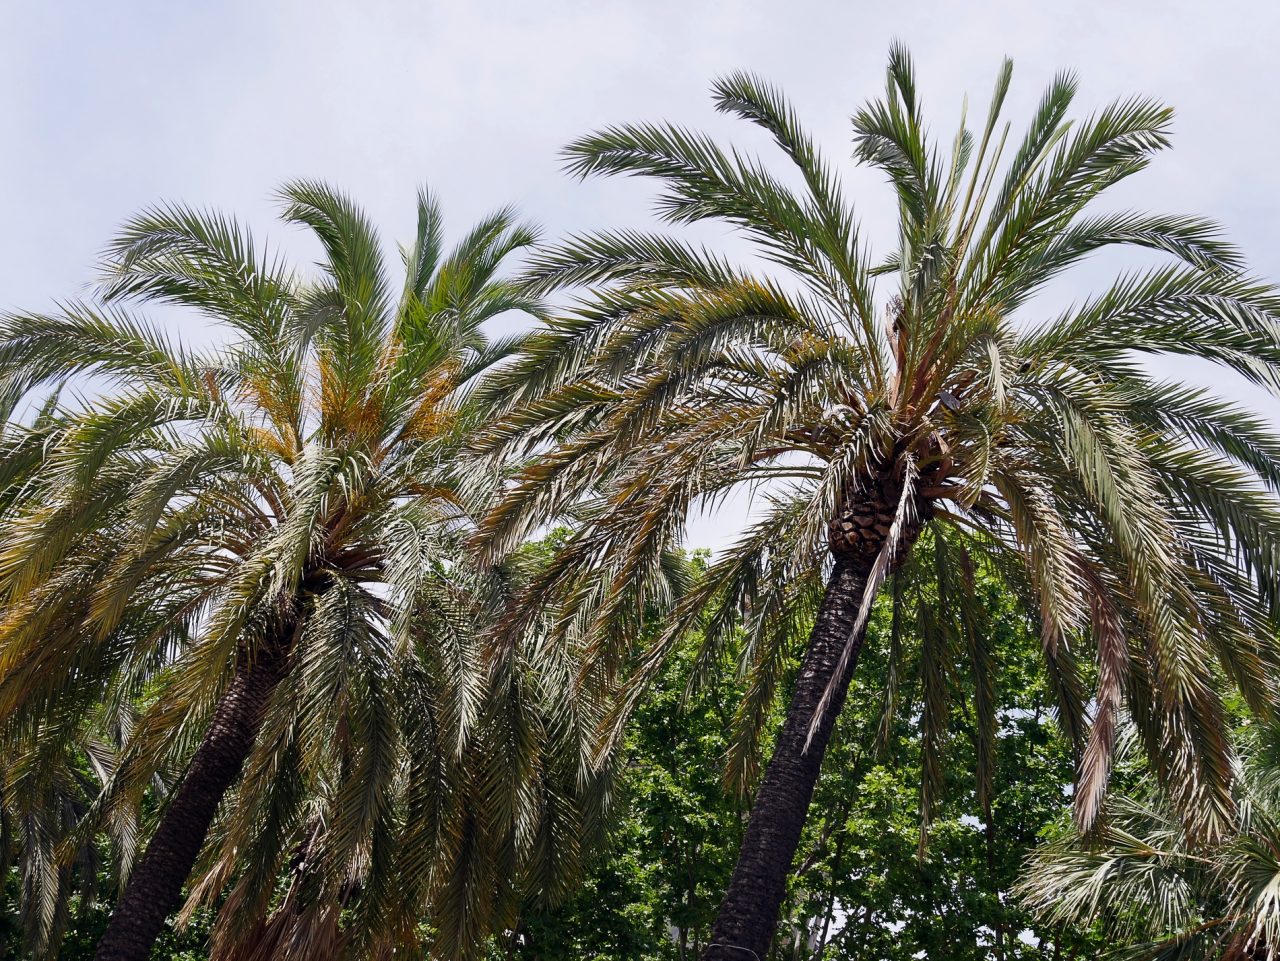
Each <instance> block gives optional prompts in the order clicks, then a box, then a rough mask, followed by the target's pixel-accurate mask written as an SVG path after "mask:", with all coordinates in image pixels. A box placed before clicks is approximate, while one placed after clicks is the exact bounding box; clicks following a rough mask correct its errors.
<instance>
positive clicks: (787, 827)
mask: <svg viewBox="0 0 1280 961" xmlns="http://www.w3.org/2000/svg"><path fill="white" fill-rule="evenodd" d="M866 578H867V565H866V564H865V563H864V562H862V561H861V559H855V558H852V557H849V556H847V555H846V556H839V555H838V556H837V557H836V563H835V568H834V570H832V572H831V577H830V579H829V580H828V581H827V587H826V592H825V594H824V595H823V598H822V604H821V606H820V607H819V608H818V616H817V619H816V620H815V621H814V625H813V631H812V633H811V634H810V635H809V644H808V647H807V648H806V650H805V655H804V661H803V662H802V664H801V666H800V674H799V676H798V677H797V678H796V686H795V692H794V693H793V694H792V697H791V703H790V706H789V707H788V709H787V717H786V720H785V721H784V723H783V726H782V731H781V733H780V734H779V735H778V743H777V746H776V747H775V748H774V751H773V757H772V759H771V760H770V761H769V766H768V768H767V769H766V771H765V775H764V779H763V780H762V781H761V782H760V789H759V791H758V792H757V793H756V799H755V803H754V804H753V805H752V808H751V816H750V818H749V820H748V821H747V831H746V835H745V837H744V838H743V842H742V848H741V850H740V851H739V853H738V863H737V866H736V867H735V868H734V870H733V879H732V880H731V881H730V882H729V890H728V891H727V892H726V894H725V897H724V901H722V902H721V904H720V913H719V915H718V916H717V917H716V922H715V926H714V928H713V929H712V937H711V943H710V944H709V945H708V946H707V950H706V951H705V952H704V953H703V955H702V961H764V958H765V954H766V953H767V952H768V950H769V944H770V942H771V941H772V940H773V933H774V929H775V928H776V927H777V923H778V910H779V908H780V907H781V905H782V901H783V897H784V896H785V894H786V887H787V875H788V873H789V872H790V870H791V862H792V860H793V859H794V857H795V853H796V848H797V847H798V846H799V843H800V832H801V830H802V829H803V828H804V822H805V817H806V816H807V815H808V812H809V802H810V800H812V798H813V789H814V787H815V785H816V784H817V783H818V774H819V772H820V771H821V769H822V757H823V755H824V754H825V753H826V750H827V742H828V741H830V740H831V731H832V729H833V728H834V727H835V719H836V717H837V716H838V715H839V714H840V709H841V707H843V705H844V699H845V695H846V694H847V693H848V690H849V681H850V680H851V679H852V677H853V672H854V669H855V668H856V666H857V663H858V649H860V648H861V647H862V636H861V635H859V636H858V637H857V638H855V639H854V641H853V643H854V652H853V656H852V657H851V658H850V659H849V663H848V665H847V667H846V668H845V671H844V674H843V675H842V676H841V677H840V678H839V679H838V680H837V684H836V693H835V697H833V698H832V699H831V702H830V704H829V705H828V707H827V710H826V712H825V714H824V715H823V717H822V719H821V721H820V722H819V724H818V727H817V730H816V731H815V732H814V735H813V741H812V742H811V743H810V745H809V749H808V750H807V751H806V750H805V741H806V739H807V738H808V736H809V726H810V723H811V721H812V719H813V717H814V713H815V711H816V710H817V708H818V704H819V702H820V701H821V699H822V695H823V692H824V691H825V690H826V688H827V685H828V683H830V681H831V679H832V677H834V675H835V673H836V668H837V666H838V663H839V660H840V655H841V653H842V652H843V650H844V646H845V644H846V642H848V640H849V635H850V633H851V632H852V630H853V626H854V624H855V623H856V621H857V615H858V607H859V605H860V604H861V603H862V592H863V589H864V587H865V586H866Z"/></svg>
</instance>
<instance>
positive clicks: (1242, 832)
mask: <svg viewBox="0 0 1280 961" xmlns="http://www.w3.org/2000/svg"><path fill="white" fill-rule="evenodd" d="M1237 738H1238V740H1239V741H1240V742H1241V747H1240V755H1241V771H1240V774H1241V776H1240V778H1239V780H1238V781H1237V802H1238V805H1237V806H1238V810H1239V812H1240V814H1239V819H1238V821H1237V823H1236V826H1235V828H1234V830H1233V831H1231V832H1230V833H1229V834H1227V835H1225V836H1224V837H1223V838H1221V839H1220V840H1219V841H1218V842H1217V843H1215V844H1212V845H1204V844H1198V843H1196V841H1195V839H1194V838H1190V837H1188V835H1187V833H1186V831H1185V829H1184V827H1183V824H1182V821H1181V819H1180V818H1179V816H1178V814H1177V812H1176V811H1175V810H1173V809H1172V808H1171V807H1170V806H1169V804H1168V803H1167V800H1166V799H1165V798H1163V797H1162V796H1161V795H1160V792H1159V791H1158V789H1157V786H1156V785H1155V784H1154V783H1153V782H1152V781H1151V780H1150V779H1149V778H1148V779H1145V780H1142V781H1140V782H1139V783H1138V785H1137V787H1136V788H1135V789H1134V790H1133V791H1132V792H1131V793H1127V794H1125V795H1123V796H1120V797H1116V798H1113V799H1111V800H1110V801H1109V802H1108V804H1107V805H1106V807H1105V809H1104V811H1103V813H1102V815H1101V818H1100V821H1099V827H1098V829H1097V830H1096V831H1095V832H1094V833H1093V834H1091V835H1090V836H1087V837H1085V836H1081V835H1079V834H1077V833H1076V832H1075V831H1071V830H1066V831H1063V833H1062V835H1061V836H1060V837H1059V838H1057V839H1055V840H1054V841H1052V842H1050V843H1048V844H1045V845H1044V846H1042V847H1041V848H1039V849H1038V850H1037V851H1036V852H1035V853H1034V854H1033V855H1032V856H1031V857H1030V858H1029V859H1028V863H1027V870H1026V873H1025V875H1024V876H1023V878H1022V880H1021V881H1020V882H1019V895H1020V897H1021V898H1022V899H1023V900H1024V901H1025V902H1026V903H1027V904H1028V905H1029V906H1030V907H1031V908H1032V909H1033V910H1034V911H1035V912H1036V913H1037V915H1038V916H1039V917H1040V918H1041V919H1043V920H1045V921H1047V922H1049V923H1053V924H1068V925H1095V924H1096V925H1101V926H1102V928H1103V930H1104V931H1105V932H1106V933H1107V934H1108V935H1109V936H1110V937H1111V938H1112V939H1113V941H1114V944H1115V948H1114V950H1113V951H1112V952H1111V954H1110V955H1108V957H1116V958H1125V959H1130V961H1171V959H1180V961H1200V959H1204V961H1209V959H1211V958H1212V959H1219V958H1222V959H1231V961H1256V959H1273V958H1275V957H1277V956H1278V955H1280V910H1278V905H1277V901H1276V897H1275V891H1276V888H1277V885H1280V861H1277V858H1276V853H1275V852H1276V850H1277V844H1278V843H1280V836H1277V833H1276V832H1277V826H1278V825H1280V821H1277V817H1276V810H1275V801H1276V795H1275V791H1274V780H1275V767H1274V758H1275V755H1274V752H1275V744H1276V730H1275V726H1274V724H1270V723H1268V724H1261V725H1252V726H1250V727H1248V728H1245V729H1243V730H1242V731H1240V732H1238V734H1237ZM1131 742H1132V739H1130V743H1131ZM1130 753H1132V752H1130Z"/></svg>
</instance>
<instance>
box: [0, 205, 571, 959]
mask: <svg viewBox="0 0 1280 961" xmlns="http://www.w3.org/2000/svg"><path fill="white" fill-rule="evenodd" d="M281 200H282V204H283V218H284V220H285V221H287V222H289V223H291V224H297V225H301V226H304V227H306V228H309V229H310V231H311V232H312V233H313V234H314V236H315V237H316V238H317V239H318V240H319V242H320V245H321V247H322V249H323V259H322V261H321V263H320V265H319V273H318V275H317V276H314V277H303V276H301V275H299V274H297V273H294V272H292V271H291V270H289V269H288V268H287V267H286V266H285V264H284V262H283V261H282V260H281V259H280V258H279V257H277V256H276V255H275V254H274V253H272V252H270V251H268V250H266V249H264V248H262V247H260V246H258V245H256V244H255V243H254V241H253V239H252V238H251V237H250V236H249V234H248V233H247V232H246V231H245V230H244V229H243V228H242V227H241V226H239V225H238V224H237V223H235V222H233V221H231V220H229V219H227V218H225V217H222V216H220V215H218V214H211V213H204V212H200V211H196V210H192V209H188V208H185V207H179V206H166V207H159V208H156V209H153V210H150V211H147V212H145V213H144V214H142V215H141V216H139V217H138V218H136V219H135V220H133V221H131V222H130V223H128V224H127V225H126V226H125V228H124V229H123V231H122V233H121V235H120V236H119V238H118V239H117V240H116V241H115V242H114V243H113V244H112V245H111V246H110V248H109V249H108V251H107V255H106V262H105V273H104V277H103V280H102V283H101V287H100V294H101V297H100V303H98V304H91V303H81V302H74V303H67V304H63V305H61V306H60V308H59V310H58V311H57V312H56V313H53V314H34V313H16V314H9V315H6V316H5V317H3V319H0V385H2V387H0V392H2V395H3V398H4V401H5V405H6V411H5V412H6V414H7V415H10V423H9V425H8V426H7V427H6V433H5V436H4V438H3V443H4V444H5V452H4V453H5V456H4V461H3V465H4V466H3V471H4V476H3V478H0V481H2V482H3V483H2V484H0V486H2V487H3V489H4V491H5V494H4V501H3V505H2V506H3V509H4V511H5V518H4V521H5V536H4V540H3V543H0V592H2V593H3V596H4V598H5V605H4V608H5V609H4V612H3V617H2V618H0V733H3V735H4V737H5V738H6V739H7V740H8V742H9V743H13V744H17V743H21V742H23V741H24V738H25V739H27V740H28V741H29V740H30V736H31V735H32V734H34V733H35V732H37V731H38V732H39V733H40V737H41V738H43V739H45V741H46V743H48V742H50V741H51V740H53V739H56V737H61V738H63V739H74V738H75V737H77V736H79V735H80V733H81V732H82V729H83V723H82V722H83V718H84V716H85V712H86V709H87V708H89V707H90V706H93V705H98V704H115V705H119V704H123V703H130V702H137V703H138V704H140V713H139V716H138V718H137V721H136V724H135V725H134V727H133V730H132V731H131V736H130V737H128V738H127V739H126V741H125V744H124V746H123V748H122V749H121V756H120V759H119V765H118V767H117V768H116V769H115V770H113V771H112V772H111V776H110V777H109V778H108V779H107V784H106V787H105V789H104V790H103V791H102V793H101V795H100V796H99V797H98V798H97V800H96V802H95V803H94V805H93V808H92V809H91V810H90V812H89V814H88V816H87V817H86V818H85V819H84V821H83V823H82V824H81V826H80V831H81V834H89V835H91V834H92V832H93V830H94V829H95V826H96V825H97V824H99V823H101V818H102V817H104V816H109V815H112V813H113V812H119V811H122V810H130V809H132V810H136V809H137V808H138V806H139V804H140V801H141V797H142V793H143V792H144V791H145V790H146V789H147V787H148V785H149V784H151V783H152V776H153V775H154V774H155V773H156V772H157V771H159V770H160V769H161V768H163V767H165V766H166V765H172V764H177V765H179V768H180V766H181V764H182V763H183V761H184V759H186V758H189V757H190V752H191V749H192V747H193V745H194V744H195V743H196V742H197V741H199V739H200V737H201V736H202V733H203V732H204V731H205V729H206V728H207V726H208V725H209V723H210V718H211V716H212V714H213V712H214V709H215V707H216V705H217V704H218V702H219V699H220V697H221V696H222V695H223V693H224V691H226V690H227V688H228V685H229V684H230V682H231V679H232V677H233V676H234V674H235V672H236V670H237V669H238V667H242V666H244V665H246V664H252V663H254V662H255V661H258V660H261V659H262V658H264V657H269V656H274V654H273V651H274V650H275V648H273V645H277V646H279V645H281V644H282V643H283V646H284V650H285V656H286V657H287V663H288V670H287V674H286V675H285V677H284V680H283V682H282V683H280V684H279V686H278V687H277V688H275V689H274V691H273V693H272V694H271V697H270V702H269V706H268V709H267V711H266V713H265V716H264V720H263V722H262V728H261V731H260V734H259V736H258V738H257V742H256V747H255V748H254V750H253V752H252V754H251V755H250V756H249V758H248V761H247V763H246V765H245V768H244V774H243V777H242V779H241V780H240V782H239V784H238V786H237V787H236V788H235V790H234V797H232V798H230V799H229V800H228V802H227V803H224V805H223V806H222V809H221V812H220V814H219V816H218V819H217V821H216V822H215V824H214V828H213V831H212V834H211V838H210V840H209V841H208V843H206V845H205V850H204V855H203V861H202V863H201V864H200V865H199V866H198V871H197V873H196V875H195V876H194V877H193V887H192V889H191V900H190V902H189V904H188V910H191V909H194V908H195V907H198V906H199V905H201V904H206V903H211V902H213V901H215V900H217V899H220V898H221V897H222V896H223V895H224V894H226V892H227V891H228V889H229V890H230V895H229V896H228V897H227V900H226V902H225V904H224V905H223V908H222V909H221V911H220V912H219V919H218V927H217V929H216V930H215V933H214V949H215V951H216V952H217V953H218V954H219V955H220V956H222V957H229V956H236V955H237V952H242V951H245V950H248V949H250V948H252V946H253V943H254V942H255V941H258V940H261V939H264V938H269V939H270V942H271V943H272V944H275V945H276V946H277V949H278V950H279V951H280V952H282V953H281V954H280V955H278V956H286V955H287V956H290V957H297V958H301V957H314V956H325V957H329V956H332V955H331V954H330V953H329V952H331V951H332V950H333V949H334V948H335V946H336V945H340V944H343V943H347V942H351V939H352V936H351V935H350V934H349V933H348V934H345V935H340V934H339V930H338V919H339V913H340V912H341V911H343V910H344V909H352V910H356V915H355V916H356V917H357V918H358V920H359V923H358V924H354V925H351V926H350V928H349V929H348V930H349V931H354V932H356V933H355V935H354V945H348V946H351V947H352V950H361V951H367V952H373V953H376V952H377V951H378V950H380V949H381V948H382V947H385V946H386V945H388V944H402V943H406V940H409V941H411V940H413V939H414V938H415V937H416V934H417V931H418V922H419V919H420V918H421V917H422V914H423V912H424V911H428V910H430V912H431V916H432V924H433V926H434V929H435V943H434V947H433V950H434V951H435V953H437V954H440V955H451V954H462V953H468V952H473V951H474V950H476V949H477V945H478V944H479V941H480V939H482V938H483V936H484V934H485V933H486V931H487V928H486V924H490V923H498V922H500V921H501V919H502V916H503V914H502V910H499V909H496V908H495V907H494V903H495V901H496V900H497V899H501V898H506V899H507V900H508V901H510V900H511V899H512V898H514V897H515V896H517V895H518V893H519V884H520V881H519V879H520V877H521V872H523V871H524V870H526V869H528V870H530V871H533V872H535V873H536V872H539V871H542V872H544V873H547V874H548V875H549V876H550V877H552V878H555V877H558V875H557V874H556V872H557V871H558V870H559V869H560V868H562V867H564V866H565V865H567V864H569V863H570V862H571V861H572V860H573V858H572V851H573V850H574V849H573V848H572V847H571V846H566V847H565V848H564V849H562V850H557V851H556V852H554V857H553V856H551V855H548V854H547V853H546V851H545V850H544V849H545V847H546V845H545V844H542V843H541V838H542V836H543V835H545V834H546V833H547V832H549V831H556V832H560V831H563V832H565V833H566V834H576V833H578V832H579V831H580V829H581V822H580V820H578V821H574V820H573V819H574V818H580V817H581V816H583V811H582V807H581V803H580V799H579V798H577V797H576V795H575V794H574V791H575V789H576V787H577V786H578V782H577V780H576V775H577V774H578V771H577V768H576V766H575V762H576V759H577V757H578V756H579V755H578V753H577V751H576V749H573V750H570V751H568V754H567V756H568V757H569V758H570V760H569V761H568V762H564V761H561V762H557V761H556V760H555V756H554V755H555V752H556V751H558V750H559V751H561V752H562V754H563V753H564V748H565V747H566V746H567V745H568V740H567V738H568V737H569V735H568V734H565V733H563V732H556V731H552V730H549V729H548V727H547V725H545V724H542V723H541V722H540V721H539V711H540V710H541V705H542V704H543V702H544V700H548V701H550V700H554V701H557V702H559V701H562V700H563V695H562V693H561V692H556V691H554V690H552V688H553V686H554V681H553V679H551V678H549V677H541V678H540V679H535V678H534V677H533V676H532V674H531V673H529V672H523V670H522V671H517V672H516V673H515V675H514V676H513V677H508V678H507V683H508V686H509V687H510V688H511V689H512V690H509V691H505V692H504V696H505V697H507V698H508V701H507V702H505V703H507V706H508V707H510V709H511V712H513V713H512V714H511V716H504V718H503V720H504V722H505V723H506V724H507V726H508V727H509V728H511V729H513V730H515V731H517V732H518V733H519V735H520V736H521V738H522V740H521V742H520V747H521V749H522V753H518V754H513V753H512V752H511V751H510V750H509V748H510V743H509V739H508V740H507V741H503V740H501V738H500V737H499V735H498V734H497V733H494V732H491V731H486V730H485V729H484V720H485V716H486V712H488V713H489V714H492V713H493V709H492V708H491V707H486V701H485V699H486V696H487V695H486V689H485V687H486V679H485V675H484V671H483V666H482V665H481V664H480V662H479V659H478V656H477V649H476V635H477V632H478V629H479V628H480V626H481V625H482V624H483V621H484V617H485V614H484V611H485V602H488V601H491V600H492V597H491V596H490V595H491V594H492V592H493V591H496V590H500V589H501V588H500V585H499V584H497V582H496V581H495V580H494V578H495V577H496V576H498V575H500V574H502V571H501V570H498V571H496V572H491V573H490V574H489V575H487V577H482V576H481V575H480V574H479V573H478V572H477V571H476V570H475V569H474V567H473V566H471V565H469V564H468V563H467V560H466V556H465V553H464V552H463V551H462V549H461V539H462V537H463V536H464V535H465V534H466V533H467V531H468V530H469V529H470V527H471V526H472V522H471V520H470V518H471V517H472V516H473V514H474V513H475V511H476V507H477V505H478V504H479V503H481V502H482V500H483V498H484V496H485V495H486V493H487V490H488V489H489V485H490V484H491V483H492V478H491V477H490V476H488V475H486V474H484V472H483V471H480V470H479V469H478V468H477V467H476V466H475V465H474V464H471V463H469V462H468V461H467V460H466V459H465V458H464V457H463V456H462V449H461V448H462V445H461V439H462V438H463V437H464V436H465V434H466V433H467V431H468V430H470V429H472V428H473V426H474V425H475V424H477V423H478V422H479V421H480V419H481V418H482V417H483V416H484V411H483V408H482V405H481V404H480V402H479V401H478V400H477V395H476V393H475V391H474V387H475V385H476V384H477V383H478V382H480V380H482V379H483V375H484V374H485V371H486V370H487V369H488V368H489V367H490V366H491V365H492V364H493V363H494V362H495V361H496V360H498V359H500V358H502V357H504V356H506V355H507V354H509V353H510V352H511V351H512V350H513V349H514V348H515V346H517V344H518V338H511V339H507V340H490V339H489V338H488V337H487V336H486V334H485V332H484V324H485V322H486V321H488V320H489V319H491V318H493V317H495V316H497V315H499V314H502V313H505V312H507V311H523V312H527V313H530V314H534V315H538V314H540V312H541V306H540V304H539V301H538V300H537V299H536V298H534V297H530V296H529V295H527V294H525V293H524V292H522V291H520V290H518V289H517V288H516V287H515V286H514V285H513V284H512V283H511V282H509V281H508V280H504V279H502V277H501V276H500V274H499V271H500V270H501V268H502V266H503V264H504V262H505V261H507V260H508V259H509V258H510V256H511V255H512V254H513V253H516V252H518V251H520V250H522V249H524V248H526V247H528V246H529V245H530V244H532V243H533V242H534V240H535V236H536V234H535V231H533V230H532V229H530V228H528V227H526V226H523V225H521V224H519V223H518V222H517V221H516V219H515V217H514V214H513V212H512V211H510V210H502V211H499V212H497V213H496V214H494V215H492V216H490V217H488V218H486V219H485V220H483V221H481V222H480V223H479V224H477V225H476V226H475V227H474V228H473V229H472V230H471V231H470V232H469V233H468V234H466V235H465V236H464V237H463V238H462V239H461V241H460V242H459V243H458V244H457V245H456V246H455V247H454V248H453V249H452V250H447V249H446V247H445V245H444V237H443V230H442V221H441V215H440V210H439V207H438V205H437V203H436V201H435V200H434V198H433V197H432V196H431V195H429V194H427V193H421V194H420V195H419V197H418V206H417V212H418V222H417V233H416V236H415V237H414V241H413V243H412V244H411V245H410V246H409V247H407V248H406V249H404V250H403V251H402V253H403V260H404V268H405V270H404V274H405V279H404V282H403V286H399V287H397V286H396V285H394V284H393V282H392V280H391V277H390V274H389V272H388V270H387V269H386V267H385V266H384V257H383V250H382V248H381V245H380V242H379V239H378V237H377V235H376V234H375V232H374V231H373V229H372V227H371V225H370V223H369V222H368V220H367V219H366V218H365V216H364V215H363V214H362V213H361V211H360V210H359V209H358V208H357V207H356V206H355V205H354V204H353V203H352V202H351V201H350V200H349V199H348V198H347V197H345V196H344V195H342V194H340V193H338V192H336V191H334V190H332V189H330V188H329V187H327V186H325V185H323V184H319V183H311V182H299V183H294V184H290V185H288V186H287V187H285V188H284V189H283V191H282V192H281ZM140 303H155V304H166V305H176V306H178V307H182V308H187V309H191V310H194V311H197V312H199V314H201V315H203V316H205V317H209V318H212V319H214V320H215V321H216V322H218V323H219V324H221V325H222V327H223V330H224V332H225V333H226V335H227V339H228V340H229V342H228V343H226V345H225V346H223V347H220V348H217V349H210V350H194V349H190V348H188V347H185V346H183V345H182V344H180V343H177V342H175V341H174V340H173V339H172V338H170V337H169V336H167V335H166V334H165V333H164V332H163V331H162V330H161V329H159V328H157V327H155V326H153V325H151V324H150V323H148V322H147V321H146V320H144V319H142V318H141V317H139V316H137V314H136V312H135V309H134V308H135V305H137V304H140ZM49 385H53V386H54V387H55V391H54V393H53V394H52V396H51V399H50V400H49V402H48V404H46V405H45V407H44V408H43V409H42V410H41V411H40V412H39V414H37V415H36V416H35V417H34V418H28V419H27V420H26V422H25V423H23V422H20V420H18V419H15V418H14V415H15V414H18V413H20V412H21V410H22V405H23V404H24V403H25V402H26V401H25V399H26V398H29V397H31V396H33V391H37V390H44V389H47V387H48V386H49ZM60 385H69V386H72V387H78V388H80V389H82V390H84V391H85V392H88V393H92V394H93V396H92V397H91V399H89V400H87V401H84V402H81V403H72V402H69V401H68V400H67V399H66V395H67V394H68V393H69V391H68V390H66V389H62V390H61V393H59V392H58V389H57V388H60ZM485 591H487V592H490V595H485V596H484V597H483V598H482V597H481V594H482V593H483V592H485ZM282 637H283V638H284V641H283V642H282V641H281V638H282ZM512 691H514V693H512ZM516 695H518V697H517V696H516ZM59 732H61V733H59ZM570 733H571V732H570ZM55 735H56V737H55ZM499 747H501V750H499ZM566 764H567V766H568V771H567V773H566ZM549 799H551V800H549ZM553 801H554V803H553ZM517 802H519V803H517ZM571 824H572V826H570V825H571ZM540 844H541V847H540V846H539V845H540ZM282 877H284V878H287V879H289V887H288V896H287V898H286V899H285V901H284V906H283V907H279V906H278V905H276V903H275V902H274V901H273V895H274V893H275V892H276V889H277V881H278V879H280V878H282ZM544 884H545V886H552V882H550V881H546V882H544ZM503 910H507V911H508V912H509V910H510V909H509V908H506V909H503ZM273 912H274V914H273ZM264 925H265V927H264ZM343 939H345V942H344V940H343ZM241 956H249V955H241Z"/></svg>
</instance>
